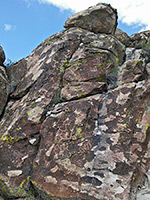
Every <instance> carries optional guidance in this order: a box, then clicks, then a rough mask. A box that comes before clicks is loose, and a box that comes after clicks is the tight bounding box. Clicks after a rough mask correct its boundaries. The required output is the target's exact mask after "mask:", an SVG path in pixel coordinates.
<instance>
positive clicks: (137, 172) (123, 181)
mask: <svg viewBox="0 0 150 200" xmlns="http://www.w3.org/2000/svg"><path fill="white" fill-rule="evenodd" d="M93 15H94V16H95V17H94V18H93ZM100 16H101V17H102V18H101V17H100ZM107 17H108V20H107ZM91 18H93V19H94V22H95V24H94V22H91V23H92V24H93V25H94V26H93V27H92V28H91V25H90V24H89V23H87V24H88V25H87V24H86V25H87V26H84V25H83V24H82V23H83V21H84V20H87V21H88V22H89V21H90V19H91ZM96 18H97V19H98V21H97V19H96ZM116 19H117V13H116V10H115V9H113V8H112V7H111V6H110V5H107V4H98V5H97V6H94V7H91V8H89V9H88V10H86V11H83V12H81V13H79V14H76V15H74V16H73V17H71V18H70V19H68V20H67V22H66V24H65V27H66V28H67V29H66V30H63V31H61V32H60V33H57V34H55V35H53V36H51V37H49V38H48V39H46V40H45V41H44V42H42V43H41V44H40V45H39V46H38V47H37V48H36V49H35V50H34V51H33V52H32V53H31V54H30V55H29V56H28V57H26V58H24V59H22V60H20V61H18V62H17V63H15V64H13V65H12V66H11V67H10V68H9V69H7V74H6V71H5V68H4V67H2V68H0V75H1V76H0V78H1V79H0V81H2V83H1V89H0V94H1V97H2V98H1V99H0V105H1V107H0V109H1V110H0V111H1V113H0V115H1V118H0V196H1V198H2V199H4V200H8V199H18V198H19V199H22V200H23V199H28V200H33V199H39V200H47V199H51V200H56V199H60V200H67V199H71V200H79V199H81V200H136V199H137V200H142V199H144V198H147V199H148V198H150V195H149V192H150V189H149V180H150V167H149V166H150V137H149V135H150V125H149V124H150V122H149V119H150V95H149V93H150V53H149V47H150V46H149V37H148V36H147V35H146V36H145V37H144V38H143V35H145V32H144V33H139V34H137V35H133V36H131V37H130V38H129V37H128V36H127V35H126V34H125V33H124V34H123V35H122V37H121V34H120V33H121V31H119V32H118V33H117V31H116V32H115V29H116ZM110 22H111V25H112V27H110ZM112 22H113V23H112ZM101 24H103V25H104V26H105V28H103V27H102V26H101ZM100 30H101V31H100ZM114 33H115V34H114ZM139 38H140V39H139ZM125 40H126V42H125ZM143 40H144V41H143ZM123 41H124V42H123ZM136 41H137V42H136ZM139 41H140V44H139V45H138V42H139ZM143 44H144V48H143ZM145 44H146V48H145Z"/></svg>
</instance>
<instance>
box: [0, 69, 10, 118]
mask: <svg viewBox="0 0 150 200" xmlns="http://www.w3.org/2000/svg"><path fill="white" fill-rule="evenodd" d="M8 93H9V82H8V77H7V74H6V70H5V68H4V67H2V66H0V116H1V114H2V113H3V110H4V107H5V105H6V102H7V98H8Z"/></svg>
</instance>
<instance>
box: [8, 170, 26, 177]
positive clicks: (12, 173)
mask: <svg viewBox="0 0 150 200" xmlns="http://www.w3.org/2000/svg"><path fill="white" fill-rule="evenodd" d="M22 173H23V172H22V170H10V171H8V176H9V177H16V176H20V175H21V174H22Z"/></svg>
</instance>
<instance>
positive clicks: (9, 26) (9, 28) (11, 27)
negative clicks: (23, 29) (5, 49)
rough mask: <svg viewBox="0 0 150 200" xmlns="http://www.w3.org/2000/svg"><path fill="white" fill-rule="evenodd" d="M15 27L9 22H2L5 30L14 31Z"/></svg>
mask: <svg viewBox="0 0 150 200" xmlns="http://www.w3.org/2000/svg"><path fill="white" fill-rule="evenodd" d="M15 29H16V26H13V25H11V24H4V30H5V31H14V30H15Z"/></svg>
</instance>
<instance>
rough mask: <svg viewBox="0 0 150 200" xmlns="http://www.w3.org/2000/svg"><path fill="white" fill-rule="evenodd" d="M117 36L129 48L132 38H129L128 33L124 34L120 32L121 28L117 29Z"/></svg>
mask: <svg viewBox="0 0 150 200" xmlns="http://www.w3.org/2000/svg"><path fill="white" fill-rule="evenodd" d="M115 36H116V38H117V39H118V40H119V41H120V42H122V43H123V44H124V45H126V46H129V43H130V37H129V36H128V34H127V33H125V32H123V31H122V30H120V29H119V28H117V29H116V31H115Z"/></svg>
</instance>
